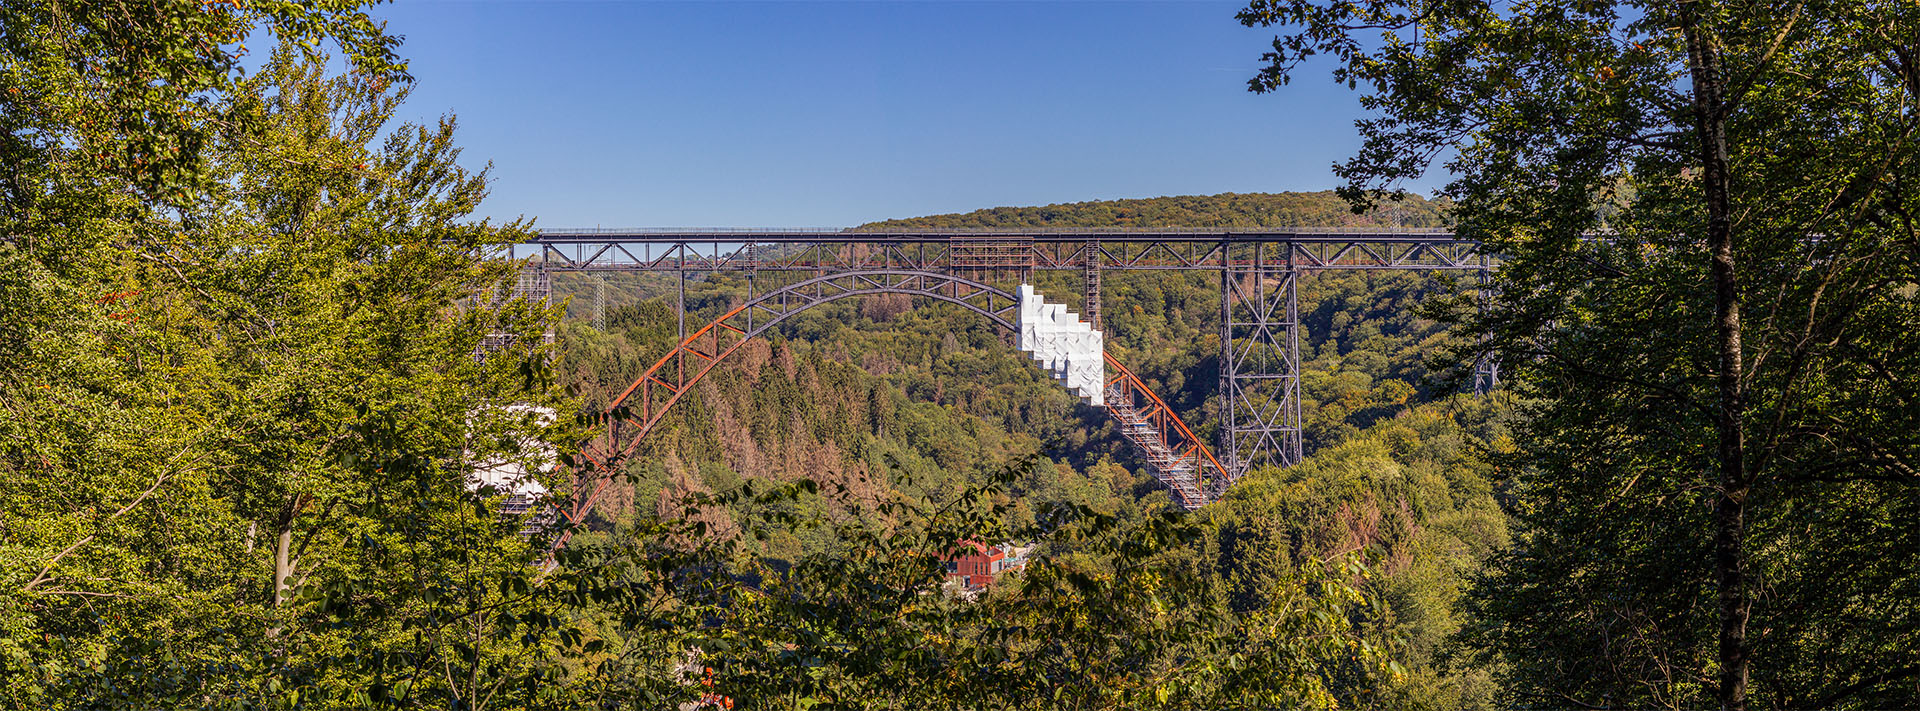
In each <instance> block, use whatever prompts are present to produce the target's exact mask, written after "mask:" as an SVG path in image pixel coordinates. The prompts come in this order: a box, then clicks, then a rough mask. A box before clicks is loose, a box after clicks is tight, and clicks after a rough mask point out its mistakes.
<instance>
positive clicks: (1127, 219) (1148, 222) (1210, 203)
mask: <svg viewBox="0 0 1920 711" xmlns="http://www.w3.org/2000/svg"><path fill="white" fill-rule="evenodd" d="M1447 209H1448V205H1447V203H1446V202H1444V201H1431V202H1430V201H1427V200H1422V199H1420V198H1419V197H1418V196H1407V197H1406V198H1405V199H1404V200H1403V201H1401V202H1399V203H1396V204H1394V205H1392V206H1390V207H1388V208H1386V209H1383V210H1378V211H1373V212H1370V213H1365V214H1360V213H1356V212H1354V211H1353V210H1351V209H1350V206H1349V205H1348V204H1347V203H1346V202H1345V201H1343V200H1341V199H1339V198H1338V197H1337V196H1335V195H1334V194H1333V193H1331V192H1318V193H1223V194H1220V195H1182V196H1178V197H1157V198H1145V199H1137V200H1101V201H1096V202H1075V203H1066V204H1061V205H1048V206H1046V207H995V208H988V209H985V210H975V211H973V212H968V213H961V214H952V215H929V216H926V217H913V218H906V219H898V220H886V221H882V222H873V223H868V224H865V225H861V226H860V227H859V228H857V229H859V230H887V229H992V228H1021V227H1034V228H1047V227H1052V228H1071V227H1093V228H1104V229H1114V228H1128V227H1136V228H1142V229H1144V228H1165V227H1194V228H1201V227H1225V228H1258V227H1370V228H1432V227H1443V226H1446V225H1447V224H1448V221H1449V218H1448V216H1447Z"/></svg>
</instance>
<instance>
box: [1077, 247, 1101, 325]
mask: <svg viewBox="0 0 1920 711" xmlns="http://www.w3.org/2000/svg"><path fill="white" fill-rule="evenodd" d="M1081 255H1082V259H1083V260H1084V261H1085V264H1086V268H1087V272H1086V275H1087V290H1086V293H1087V310H1086V315H1087V323H1090V324H1093V327H1094V329H1095V330H1099V329H1100V326H1101V323H1100V240H1097V239H1090V240H1087V246H1086V248H1085V250H1084V251H1082V252H1081Z"/></svg>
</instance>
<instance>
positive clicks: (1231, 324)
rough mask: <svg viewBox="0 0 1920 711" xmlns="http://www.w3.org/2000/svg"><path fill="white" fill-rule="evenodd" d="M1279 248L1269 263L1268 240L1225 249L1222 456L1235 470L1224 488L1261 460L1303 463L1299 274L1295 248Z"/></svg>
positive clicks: (1235, 245)
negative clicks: (1281, 254) (1275, 258)
mask: <svg viewBox="0 0 1920 711" xmlns="http://www.w3.org/2000/svg"><path fill="white" fill-rule="evenodd" d="M1279 246H1280V247H1281V248H1282V249H1281V251H1282V252H1283V253H1284V254H1285V256H1284V257H1283V258H1282V259H1281V260H1270V259H1268V258H1267V255H1266V251H1267V247H1268V245H1266V244H1264V243H1260V242H1254V243H1251V244H1224V245H1221V250H1222V251H1223V253H1226V254H1227V256H1228V257H1229V258H1228V259H1227V260H1225V264H1226V268H1224V269H1222V270H1221V271H1220V291H1221V294H1222V297H1221V299H1220V432H1221V435H1220V451H1221V453H1222V454H1224V455H1226V458H1227V462H1226V464H1227V468H1228V471H1229V472H1230V476H1229V479H1228V481H1226V482H1224V483H1225V484H1231V483H1232V479H1234V478H1238V477H1239V476H1240V475H1241V474H1244V473H1246V472H1247V470H1248V469H1250V468H1251V467H1252V466H1253V464H1254V463H1255V462H1272V463H1277V464H1279V465H1280V466H1283V467H1290V466H1293V465H1295V464H1298V463H1299V462H1300V459H1301V442H1300V302H1299V290H1298V288H1297V287H1298V285H1299V277H1300V271H1299V269H1297V268H1296V267H1295V266H1294V264H1293V261H1292V257H1293V256H1294V250H1291V249H1286V245H1279ZM1223 488H1224V486H1223ZM1213 493H1214V495H1215V496H1217V495H1218V492H1213Z"/></svg>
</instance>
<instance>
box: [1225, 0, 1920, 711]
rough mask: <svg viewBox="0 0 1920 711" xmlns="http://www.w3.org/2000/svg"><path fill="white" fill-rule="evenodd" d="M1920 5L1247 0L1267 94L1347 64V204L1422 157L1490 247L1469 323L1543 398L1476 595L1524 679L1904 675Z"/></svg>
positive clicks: (1774, 699) (1614, 687) (1726, 680)
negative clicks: (1516, 525)
mask: <svg viewBox="0 0 1920 711" xmlns="http://www.w3.org/2000/svg"><path fill="white" fill-rule="evenodd" d="M1915 12H1916V8H1915V7H1914V6H1913V5H1912V4H1911V3H1900V2H1860V1H1857V0H1848V1H1846V2H1837V1H1836V2H1821V1H1809V2H1795V3H1792V4H1791V5H1783V4H1780V3H1759V2H1706V1H1702V0H1696V1H1692V2H1677V3H1653V2H1594V1H1590V0H1543V1H1541V2H1529V3H1521V4H1517V5H1506V4H1498V3H1492V2H1482V1H1479V0H1469V1H1466V2H1425V1H1422V0H1400V1H1386V2H1348V1H1346V0H1327V1H1317V0H1315V1H1310V0H1257V1H1256V2H1253V3H1251V4H1250V5H1249V6H1248V7H1247V8H1246V9H1245V10H1244V11H1243V12H1242V14H1241V16H1240V17H1241V20H1242V21H1243V22H1245V23H1247V24H1249V25H1278V26H1282V27H1285V28H1286V29H1287V33H1286V34H1283V35H1281V36H1280V37H1279V38H1277V39H1276V40H1275V42H1274V45H1273V51H1272V52H1270V53H1268V54H1267V55H1266V57H1265V60H1266V62H1267V66H1266V67H1265V68H1264V69H1263V70H1262V71H1261V72H1260V74H1259V75H1258V76H1257V77H1256V78H1255V79H1253V81H1252V88H1253V89H1254V90H1256V91H1269V90H1274V89H1278V88H1279V87H1280V86H1282V85H1283V84H1285V83H1286V82H1287V81H1288V80H1289V79H1290V78H1291V77H1292V76H1293V75H1294V74H1295V73H1296V71H1297V70H1298V68H1299V67H1300V66H1301V63H1302V62H1303V61H1306V60H1308V59H1309V58H1313V57H1316V56H1321V55H1324V56H1325V57H1326V59H1328V60H1330V62H1331V64H1332V66H1333V73H1334V78H1335V79H1336V80H1338V81H1341V82H1344V83H1347V84H1349V85H1350V86H1356V87H1359V86H1362V85H1364V87H1365V90H1366V91H1367V92H1368V93H1367V96H1366V97H1365V98H1364V99H1363V102H1364V105H1365V106H1366V107H1368V108H1369V109H1371V110H1373V111H1374V114H1373V115H1372V116H1371V117H1369V118H1367V119H1365V120H1363V121H1361V122H1359V124H1358V125H1359V128H1360V132H1361V134H1362V136H1363V138H1364V139H1365V143H1364V145H1363V147H1362V148H1361V149H1360V151H1359V153H1358V154H1356V156H1355V157H1354V158H1353V159H1351V160H1350V161H1348V162H1347V163H1345V164H1343V165H1341V166H1340V167H1339V168H1338V171H1339V172H1340V174H1341V175H1342V176H1343V177H1345V178H1346V179H1347V180H1349V181H1350V184H1349V185H1348V186H1347V188H1346V189H1345V191H1344V192H1345V193H1346V195H1347V196H1348V197H1349V198H1350V199H1352V200H1353V201H1355V204H1356V208H1359V207H1364V206H1366V205H1370V204H1374V203H1375V202H1376V201H1379V200H1380V199H1382V198H1384V197H1388V196H1392V195H1394V189H1395V188H1396V186H1397V185H1398V184H1399V183H1400V181H1404V180H1407V179H1410V178H1414V177H1416V176H1419V175H1422V174H1423V173H1424V172H1425V171H1427V170H1429V169H1430V168H1432V167H1433V166H1434V163H1435V162H1436V161H1439V162H1440V163H1441V165H1443V166H1444V168H1445V169H1446V170H1447V171H1449V172H1450V173H1451V175H1452V179H1451V182H1449V183H1448V184H1447V186H1446V187H1445V188H1444V189H1442V190H1441V193H1442V194H1443V195H1444V196H1446V197H1448V198H1450V199H1451V200H1453V201H1454V204H1455V211H1454V215H1455V216H1456V218H1457V219H1458V221H1459V224H1460V227H1461V229H1463V230H1465V231H1467V232H1468V233H1470V234H1472V235H1473V236H1476V237H1479V238H1481V239H1483V240H1484V241H1485V245H1486V248H1487V249H1488V250H1490V251H1492V252H1494V253H1497V254H1500V255H1502V256H1503V258H1504V264H1503V265H1502V267H1501V269H1500V271H1499V278H1498V280H1497V285H1496V286H1497V288H1498V293H1497V296H1496V297H1494V300H1493V302H1492V308H1491V309H1489V310H1488V311H1487V312H1486V314H1485V315H1484V316H1483V317H1472V318H1471V320H1472V321H1473V322H1474V324H1475V325H1476V326H1477V330H1479V331H1480V332H1481V333H1483V334H1485V335H1486V336H1487V337H1488V338H1489V339H1490V343H1491V344H1492V345H1493V347H1495V348H1496V349H1497V350H1498V351H1499V353H1500V355H1501V357H1502V359H1503V361H1504V362H1505V363H1506V365H1507V366H1508V372H1509V374H1510V375H1511V376H1513V377H1512V381H1513V382H1515V383H1516V385H1517V390H1518V391H1519V393H1520V394H1522V395H1524V396H1527V397H1529V398H1532V399H1533V401H1534V403H1535V404H1534V405H1532V406H1531V407H1530V408H1529V410H1530V412H1529V417H1528V424H1526V425H1524V426H1523V427H1522V428H1521V430H1520V431H1519V435H1518V437H1517V442H1518V445H1519V451H1518V452H1517V456H1516V457H1514V458H1513V459H1511V460H1509V461H1507V462H1506V464H1505V466H1506V467H1507V471H1508V472H1510V473H1511V475H1512V476H1513V482H1514V485H1513V486H1514V488H1513V492H1512V494H1513V496H1514V501H1515V502H1516V505H1515V509H1514V510H1515V513H1516V514H1517V515H1518V516H1519V517H1520V519H1521V520H1522V522H1523V524H1524V526H1523V528H1522V532H1521V535H1520V537H1519V539H1518V545H1517V547H1516V549H1515V550H1514V551H1513V552H1512V553H1511V554H1510V555H1508V556H1506V557H1504V558H1503V559H1502V560H1501V563H1500V565H1499V566H1498V567H1497V570H1496V573H1495V574H1494V575H1492V576H1491V577H1490V578H1489V579H1488V581H1487V582H1486V585H1485V586H1484V587H1483V588H1482V589H1481V590H1480V592H1479V594H1478V596H1477V599H1478V600H1479V603H1478V609H1479V612H1480V614H1482V615H1483V616H1484V619H1483V620H1482V622H1481V626H1480V630H1479V634H1480V635H1481V637H1480V638H1481V640H1482V641H1483V642H1484V643H1485V644H1487V645H1488V646H1489V648H1490V649H1491V650H1494V652H1495V653H1497V654H1499V655H1500V656H1501V657H1503V658H1504V659H1505V660H1506V661H1507V662H1508V663H1509V664H1511V665H1512V669H1513V675H1512V679H1511V681H1512V682H1513V687H1512V689H1511V690H1512V692H1513V693H1514V694H1515V695H1516V698H1517V699H1523V698H1538V699H1540V700H1543V701H1544V702H1546V703H1580V704H1592V705H1604V706H1670V707H1687V706H1698V705H1701V704H1704V703H1709V702H1711V703H1716V704H1718V705H1720V706H1722V707H1724V708H1744V707H1746V706H1747V705H1748V704H1749V703H1754V702H1755V701H1757V702H1758V703H1760V704H1763V705H1768V706H1779V707H1831V706H1835V705H1855V706H1881V707H1884V706H1899V705H1911V704H1913V703H1915V702H1916V701H1917V699H1916V698H1915V696H1914V689H1915V687H1914V686H1913V684H1912V679H1913V678H1915V677H1920V658H1916V657H1915V656H1914V653H1913V650H1915V649H1920V645H1917V644H1916V640H1915V638H1914V635H1915V630H1914V628H1913V626H1912V625H1911V623H1910V620H1911V619H1912V618H1913V615H1914V614H1915V612H1916V608H1915V604H1916V603H1915V600H1916V599H1917V598H1915V597H1913V596H1912V594H1911V592H1910V591H1911V590H1912V589H1913V585H1914V584H1915V581H1914V579H1913V578H1912V577H1911V576H1910V575H1908V574H1907V573H1904V572H1895V571H1910V570H1913V569H1914V567H1913V565H1912V562H1913V558H1912V556H1913V553H1912V552H1911V551H1913V550H1916V547H1914V546H1913V545H1911V544H1912V541H1911V540H1908V536H1907V535H1906V533H1905V532H1903V531H1902V532H1895V531H1893V530H1892V529H1886V528H1881V527H1880V526H1881V524H1879V523H1875V522H1880V521H1892V520H1899V519H1900V518H1901V517H1902V516H1907V515H1910V512H1911V511H1912V510H1913V507H1914V505H1915V504H1916V500H1915V491H1916V489H1915V488H1914V486H1913V484H1914V483H1915V481H1916V480H1915V479H1914V477H1913V472H1914V471H1915V470H1914V468H1913V467H1912V464H1911V463H1912V462H1913V461H1914V459H1915V456H1916V455H1917V454H1920V441H1917V440H1916V438H1915V436H1914V433H1913V431H1912V428H1911V427H1909V426H1907V424H1910V423H1911V422H1913V421H1915V418H1916V415H1920V412H1917V411H1916V410H1915V405H1916V401H1915V399H1914V398H1912V397H1911V396H1910V388H1909V387H1908V385H1907V383H1911V382H1912V381H1913V380H1914V377H1915V375H1916V368H1920V362H1917V361H1915V360H1913V356H1912V355H1911V354H1913V353H1915V352H1920V348H1916V345H1920V344H1916V343H1915V342H1914V332H1913V329H1912V324H1913V323H1915V318H1916V316H1920V314H1916V311H1915V308H1916V304H1915V301H1914V286H1913V285H1914V284H1915V283H1916V282H1920V278H1917V276H1916V274H1915V266H1916V264H1917V263H1920V260H1916V259H1915V258H1914V252H1913V247H1912V245H1913V244H1914V234H1915V232H1914V229H1915V228H1914V227H1913V219H1912V215H1913V214H1914V212H1915V210H1916V206H1920V202H1916V200H1920V194H1917V193H1915V191H1914V188H1913V176H1914V175H1915V169H1916V164H1915V157H1916V156H1915V143H1914V140H1913V139H1914V126H1915V125H1916V123H1917V122H1920V113H1917V111H1916V93H1917V90H1920V63H1917V62H1916V58H1915V56H1914V54H1913V51H1912V47H1914V46H1915V42H1916V39H1920V35H1917V34H1916V33H1920V16H1916V14H1915ZM1602 230H1604V232H1601V231H1602ZM1597 232H1598V233H1600V235H1601V236H1602V237H1603V238H1602V239H1592V238H1590V236H1591V235H1594V234H1595V233H1597ZM1901 423H1906V424H1901ZM1864 530H1880V531H1884V532H1885V533H1884V534H1882V535H1866V534H1864V533H1863V531H1864ZM1895 561H1900V562H1895ZM1750 684H1751V686H1750Z"/></svg>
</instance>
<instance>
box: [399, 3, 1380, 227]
mask: <svg viewBox="0 0 1920 711" xmlns="http://www.w3.org/2000/svg"><path fill="white" fill-rule="evenodd" d="M1238 8H1239V5H1237V4H1235V3H1232V2H1203V1H1192V2H1166V1H1163V2H816V1H808V2H506V1H499V0H400V2H399V3H398V4H389V5H382V6H378V7H377V8H376V9H375V14H376V15H378V16H380V17H382V18H384V19H386V20H388V23H389V24H388V30H389V31H390V32H392V33H394V34H397V35H401V36H403V37H404V38H405V43H404V44H403V45H402V47H401V53H402V55H403V56H405V57H407V58H408V60H409V61H410V62H411V71H412V74H413V75H414V77H415V78H416V79H417V80H418V81H417V84H418V85H417V87H416V88H415V91H414V94H413V96H412V98H411V100H410V102H409V103H408V105H407V106H406V107H405V108H404V109H403V117H404V118H406V119H408V120H413V121H430V120H433V119H434V118H436V117H438V116H439V115H441V114H443V113H453V114H455V115H457V116H458V117H459V120H460V125H461V133H460V142H461V144H462V145H463V146H465V148H466V152H465V153H464V154H463V162H464V163H467V164H469V165H470V166H478V165H481V164H483V163H484V162H486V161H488V160H491V161H493V164H494V170H495V178H496V180H495V184H494V191H493V194H492V196H491V197H490V198H489V199H488V201H487V203H486V204H485V206H484V208H483V211H484V212H486V213H487V214H489V215H491V216H494V217H499V218H509V217H514V216H518V215H527V216H531V217H537V218H538V220H539V222H538V224H539V225H540V226H541V227H594V226H602V227H642V226H646V227H686V226H737V227H842V226H850V225H855V224H859V223H862V222H867V221H871V220H878V219H886V218H892V217H910V216H915V215H923V214H933V213H942V212H959V211H966V210H972V209H976V208H983V207H993V206H1000V205H1037V204H1047V203H1056V202H1073V201H1079V200H1095V199H1112V198H1133V197H1154V196H1159V195H1190V194H1210V193H1219V192H1274V191H1283V190H1319V189H1325V188H1330V187H1333V185H1334V184H1335V178H1334V177H1333V175H1332V173H1331V171H1330V170H1329V167H1330V165H1331V164H1332V163H1333V162H1334V161H1336V160H1339V159H1341V158H1343V157H1345V156H1346V155H1348V154H1350V153H1351V152H1352V151H1353V149H1354V148H1355V147H1356V146H1357V145H1358V140H1357V139H1356V138H1355V135H1354V129H1353V120H1354V119H1355V118H1356V117H1358V116H1359V115H1360V108H1359V105H1358V102H1357V100H1356V96H1355V95H1354V94H1353V93H1351V92H1349V91H1347V90H1346V88H1345V87H1344V86H1336V85H1334V84H1333V83H1332V82H1331V80H1329V79H1327V78H1326V74H1325V72H1324V71H1319V72H1313V73H1311V74H1310V75H1305V76H1301V77H1299V78H1297V79H1296V80H1295V82H1294V83H1293V85H1292V86H1290V87H1288V88H1287V89H1286V90H1284V91H1282V92H1279V93H1277V94H1269V95H1266V96H1259V95H1254V94H1250V93H1248V92H1247V91H1246V89H1245V86H1246V79H1247V78H1248V77H1249V76H1251V74H1252V72H1253V71H1254V69H1255V68H1256V66H1257V65H1258V60H1259V55H1260V53H1261V51H1263V50H1264V49H1265V48H1266V47H1267V45H1268V43H1269V42H1270V41H1271V39H1272V36H1273V32H1272V31H1270V30H1264V29H1249V28H1245V27H1241V26H1240V25H1239V24H1238V23H1237V22H1235V21H1234V19H1233V14H1234V12H1235V11H1236V10H1237V9H1238Z"/></svg>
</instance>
